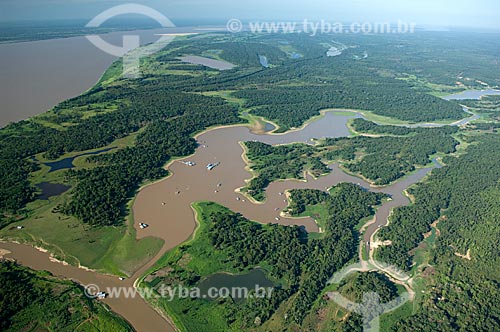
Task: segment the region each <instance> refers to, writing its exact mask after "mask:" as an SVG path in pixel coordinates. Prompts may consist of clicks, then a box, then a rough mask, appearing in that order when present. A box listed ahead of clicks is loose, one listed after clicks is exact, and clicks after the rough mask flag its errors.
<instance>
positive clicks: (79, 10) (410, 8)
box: [0, 0, 500, 29]
mask: <svg viewBox="0 0 500 332" xmlns="http://www.w3.org/2000/svg"><path fill="white" fill-rule="evenodd" d="M124 3H140V4H144V5H148V6H151V7H153V8H155V9H157V10H159V11H160V12H162V13H164V14H165V15H166V16H167V17H169V18H171V19H172V20H174V21H175V19H190V18H192V19H205V20H206V19H209V20H210V19H220V20H227V19H229V18H239V19H242V20H247V19H254V20H272V19H277V20H280V19H281V20H284V19H294V20H302V19H309V20H319V19H326V20H328V21H332V22H352V21H370V22H375V21H376V22H385V21H389V22H396V21H397V20H398V19H402V20H405V21H408V22H415V23H417V24H419V25H436V26H475V27H482V28H496V29H500V1H499V0H343V1H338V0H306V1H304V0H287V1H283V0H250V1H245V2H244V3H241V2H240V1H239V0H145V1H134V0H129V1H119V0H0V21H12V20H33V19H38V20H47V19H73V18H91V17H94V16H95V15H97V14H98V13H100V12H101V11H103V10H105V9H107V8H110V7H112V6H114V5H118V4H124Z"/></svg>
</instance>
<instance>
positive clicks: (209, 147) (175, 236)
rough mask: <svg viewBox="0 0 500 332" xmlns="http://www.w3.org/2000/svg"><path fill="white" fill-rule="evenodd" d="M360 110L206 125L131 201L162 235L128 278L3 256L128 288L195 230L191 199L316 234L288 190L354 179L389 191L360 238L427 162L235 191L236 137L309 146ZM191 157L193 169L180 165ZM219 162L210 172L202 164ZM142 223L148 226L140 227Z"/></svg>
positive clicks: (239, 182)
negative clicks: (274, 124)
mask: <svg viewBox="0 0 500 332" xmlns="http://www.w3.org/2000/svg"><path fill="white" fill-rule="evenodd" d="M359 116H360V115H358V114H356V113H353V115H352V116H349V115H338V114H335V113H332V112H327V113H326V114H325V115H324V116H323V117H321V118H320V119H317V120H316V121H313V122H311V123H309V124H308V125H307V126H305V127H304V128H302V129H299V130H296V131H292V132H288V133H286V134H279V135H274V134H262V135H258V134H255V133H252V132H251V130H250V129H249V128H248V127H246V126H230V127H222V128H216V129H212V130H209V131H207V132H204V133H202V134H200V135H198V136H197V140H198V143H199V144H200V146H199V147H198V149H197V150H196V152H195V154H194V155H192V156H190V157H187V158H183V159H180V160H177V161H174V162H172V163H171V164H170V165H169V167H168V169H169V170H170V171H171V172H172V175H171V176H169V177H168V178H166V179H163V180H161V181H159V182H156V183H154V184H152V185H149V186H146V187H145V188H143V189H142V190H141V191H140V192H139V194H138V195H137V198H136V200H135V203H134V205H133V213H134V217H135V221H136V225H135V226H136V228H137V232H138V233H137V234H138V237H140V238H143V237H147V236H155V237H159V238H161V239H163V240H165V245H164V247H163V248H162V249H161V251H160V252H159V253H158V254H157V255H156V257H155V258H153V259H152V260H151V261H150V262H149V263H148V264H146V265H145V266H143V267H142V268H141V269H140V270H139V271H137V272H136V273H135V274H134V276H132V277H131V278H129V279H126V280H123V281H120V280H118V278H117V277H115V276H108V275H103V274H100V273H97V272H91V271H85V270H83V269H79V268H77V267H73V266H68V265H63V264H60V263H56V262H52V261H50V260H49V255H48V254H47V253H42V252H39V251H37V250H36V249H34V248H32V247H29V246H24V245H19V244H13V243H8V244H3V243H2V244H0V248H4V249H7V250H9V251H11V252H12V253H11V254H10V255H8V256H7V257H11V258H15V259H17V260H18V261H19V262H20V263H21V264H23V265H26V266H29V267H31V268H34V269H36V270H48V271H50V272H52V273H53V274H55V275H59V276H64V277H66V278H71V279H73V280H75V281H77V282H79V283H81V284H83V285H87V284H95V285H97V286H99V288H100V289H101V290H105V289H107V287H132V286H133V282H134V280H135V279H136V278H138V277H139V276H141V275H142V274H143V273H144V272H145V271H146V270H147V269H148V268H149V267H151V266H152V265H153V264H154V263H155V262H156V261H157V260H158V259H159V258H160V257H161V256H162V255H163V254H164V253H165V252H166V251H167V250H169V249H171V248H173V247H175V246H177V245H179V244H180V243H182V242H184V241H185V240H186V239H188V238H189V237H190V236H191V234H192V233H193V231H194V229H195V225H196V222H195V216H194V212H193V210H192V209H191V204H192V203H193V202H197V201H214V202H217V203H220V204H222V205H224V206H226V207H228V208H230V209H231V210H233V211H235V212H239V213H241V214H243V215H244V216H245V217H246V218H248V219H250V220H254V221H257V222H261V223H279V224H282V225H300V226H304V227H305V228H306V229H307V230H308V231H310V232H316V231H318V230H319V229H318V226H317V225H316V223H315V222H314V220H313V219H311V218H287V217H284V216H282V215H281V214H280V213H281V211H282V210H283V209H284V208H285V207H286V206H287V205H288V201H287V198H286V195H285V194H284V193H285V191H286V190H290V189H305V188H311V189H322V190H325V189H327V188H329V187H331V186H334V185H336V184H338V183H341V182H351V183H356V184H359V185H361V186H363V187H365V188H366V189H368V190H371V191H375V192H384V193H387V194H389V195H391V196H392V200H390V201H388V202H386V203H385V204H384V205H383V206H382V207H380V208H379V209H378V210H377V214H376V221H375V223H373V224H372V225H371V226H369V227H368V228H367V230H366V231H365V233H364V239H365V241H369V238H370V236H371V234H373V232H374V231H375V230H376V229H377V227H378V225H382V224H385V222H386V220H387V216H388V215H389V212H390V210H391V209H392V208H393V207H397V206H401V205H406V204H408V203H409V201H408V199H407V198H406V196H404V195H403V194H402V192H403V190H405V189H406V188H407V187H409V186H411V185H412V184H414V183H416V182H418V181H420V180H421V179H422V178H423V177H424V176H425V175H426V174H427V173H428V172H429V171H430V170H431V169H432V168H433V167H429V168H425V169H420V170H418V171H416V172H414V173H413V174H411V175H409V176H407V177H405V178H404V179H401V180H400V181H398V182H397V183H395V184H394V185H392V186H389V187H385V188H372V187H370V185H369V184H368V183H366V182H365V181H363V180H361V179H359V178H357V177H354V176H351V175H348V174H346V173H344V172H343V171H342V170H341V169H340V168H339V166H338V165H337V164H333V165H331V166H330V167H331V168H332V172H331V173H330V174H329V175H327V176H323V177H320V178H318V179H313V178H311V177H310V176H306V180H307V181H298V180H286V181H279V182H274V183H272V184H271V185H270V186H269V187H268V188H267V190H266V195H267V199H266V201H265V202H264V203H262V204H254V203H252V202H250V201H249V199H248V198H247V197H245V196H244V195H242V194H240V193H238V188H241V187H243V186H245V183H246V182H245V181H246V180H248V179H250V178H251V177H252V175H251V174H250V173H249V171H248V170H247V169H246V163H245V161H244V159H243V158H242V154H243V148H242V146H241V145H240V142H244V141H252V140H256V141H261V142H264V143H267V144H286V143H292V142H304V143H312V142H313V141H312V140H313V139H319V138H323V137H345V136H348V135H349V131H348V129H347V126H346V124H347V121H348V120H349V119H351V118H354V117H359ZM183 161H184V162H186V161H192V162H194V163H196V165H195V166H188V165H186V164H184V163H183ZM209 163H212V164H216V163H220V164H219V165H218V166H217V167H215V168H214V169H213V170H211V171H209V170H208V169H207V168H206V165H207V164H209ZM140 222H144V223H147V224H149V225H150V226H149V227H148V228H146V229H140V228H139V227H138V224H139V223H140ZM105 302H106V303H107V304H109V305H110V307H111V308H112V309H113V310H114V311H115V312H117V313H118V314H120V315H122V316H123V317H125V318H126V319H127V320H128V321H129V322H130V323H131V324H132V325H133V326H134V327H135V328H136V329H137V330H138V331H141V332H142V331H147V332H155V331H173V327H172V326H171V325H169V324H168V323H167V322H166V321H165V320H164V319H163V318H162V317H161V316H160V315H159V314H158V313H157V312H156V311H154V310H153V309H152V308H151V307H150V306H149V305H148V304H147V303H146V302H145V301H144V300H142V299H141V298H139V297H136V298H132V299H130V298H128V299H126V298H118V299H116V298H115V299H106V300H105Z"/></svg>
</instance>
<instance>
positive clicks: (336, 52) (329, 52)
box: [326, 46, 342, 57]
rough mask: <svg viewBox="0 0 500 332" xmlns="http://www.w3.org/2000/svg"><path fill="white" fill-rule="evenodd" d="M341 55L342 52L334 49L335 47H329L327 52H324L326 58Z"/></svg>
mask: <svg viewBox="0 0 500 332" xmlns="http://www.w3.org/2000/svg"><path fill="white" fill-rule="evenodd" d="M341 54H342V51H341V50H339V49H338V48H336V47H335V46H332V47H330V49H329V50H328V52H326V56H329V57H333V56H339V55H341Z"/></svg>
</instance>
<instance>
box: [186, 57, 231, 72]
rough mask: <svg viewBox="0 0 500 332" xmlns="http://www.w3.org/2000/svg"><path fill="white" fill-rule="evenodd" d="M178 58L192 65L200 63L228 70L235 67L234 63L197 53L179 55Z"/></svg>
mask: <svg viewBox="0 0 500 332" xmlns="http://www.w3.org/2000/svg"><path fill="white" fill-rule="evenodd" d="M180 60H181V61H183V62H187V63H190V64H193V65H202V66H205V67H208V68H212V69H217V70H229V69H233V68H234V67H236V65H234V64H232V63H230V62H227V61H221V60H215V59H210V58H205V57H202V56H197V55H186V56H183V57H181V58H180Z"/></svg>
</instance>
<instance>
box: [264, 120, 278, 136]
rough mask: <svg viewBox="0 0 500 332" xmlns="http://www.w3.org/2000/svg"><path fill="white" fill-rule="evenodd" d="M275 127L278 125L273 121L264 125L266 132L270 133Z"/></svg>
mask: <svg viewBox="0 0 500 332" xmlns="http://www.w3.org/2000/svg"><path fill="white" fill-rule="evenodd" d="M274 129H276V126H274V125H273V124H272V123H269V122H266V125H265V126H264V131H265V132H266V133H269V132H271V131H273V130H274Z"/></svg>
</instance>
